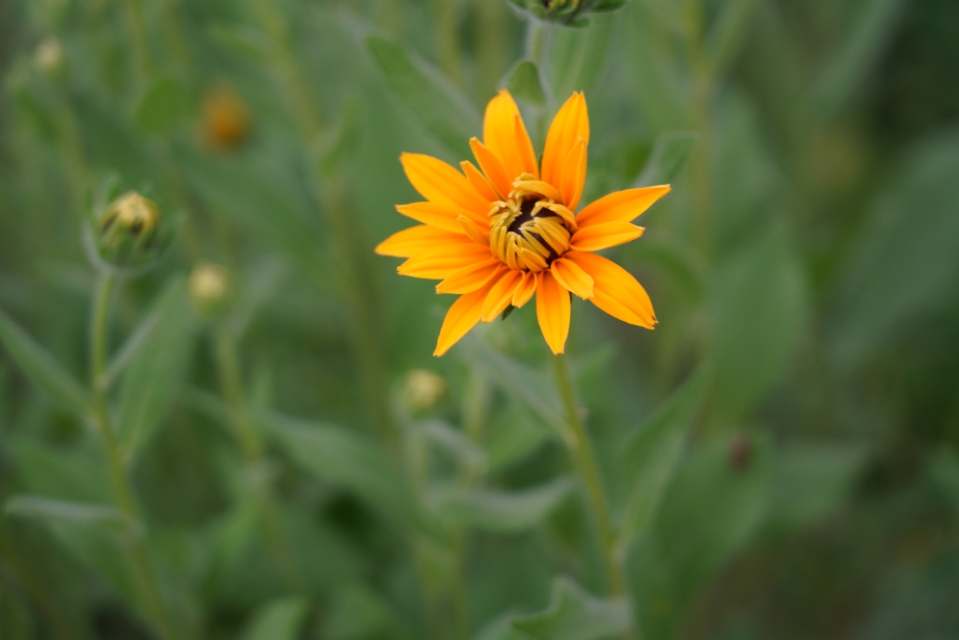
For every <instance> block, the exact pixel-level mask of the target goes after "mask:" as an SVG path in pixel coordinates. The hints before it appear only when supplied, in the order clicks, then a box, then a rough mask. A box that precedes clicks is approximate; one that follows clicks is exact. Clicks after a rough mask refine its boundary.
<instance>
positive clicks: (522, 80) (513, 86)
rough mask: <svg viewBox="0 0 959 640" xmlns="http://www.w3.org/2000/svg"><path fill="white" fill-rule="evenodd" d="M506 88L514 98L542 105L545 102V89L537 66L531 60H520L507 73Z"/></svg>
mask: <svg viewBox="0 0 959 640" xmlns="http://www.w3.org/2000/svg"><path fill="white" fill-rule="evenodd" d="M507 76H508V78H509V79H508V80H507V81H506V88H507V89H509V92H510V93H511V94H512V95H513V97H514V98H520V99H522V100H526V101H528V102H531V103H532V104H535V105H536V106H540V107H541V106H543V105H544V104H546V95H547V91H546V89H545V88H544V87H543V78H542V76H541V75H540V72H539V68H538V67H537V66H536V63H535V62H533V61H532V60H520V61H519V62H517V63H516V64H515V65H513V68H512V69H511V70H510V72H509V73H508V74H507Z"/></svg>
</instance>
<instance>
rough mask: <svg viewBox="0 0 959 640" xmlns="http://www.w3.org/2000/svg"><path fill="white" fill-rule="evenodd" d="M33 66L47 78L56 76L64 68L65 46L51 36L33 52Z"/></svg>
mask: <svg viewBox="0 0 959 640" xmlns="http://www.w3.org/2000/svg"><path fill="white" fill-rule="evenodd" d="M33 64H34V65H35V66H36V68H37V69H38V70H39V71H40V72H41V73H42V74H44V75H46V76H55V75H57V74H58V73H59V72H60V70H61V69H62V68H63V46H62V45H61V44H60V41H59V40H57V38H55V37H54V36H49V37H48V38H46V39H45V40H44V41H43V42H41V43H40V44H39V45H37V48H36V50H34V52H33Z"/></svg>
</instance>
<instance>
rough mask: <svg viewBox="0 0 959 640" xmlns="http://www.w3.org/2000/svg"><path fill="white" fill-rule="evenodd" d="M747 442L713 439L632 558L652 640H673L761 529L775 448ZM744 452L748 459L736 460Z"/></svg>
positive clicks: (691, 458)
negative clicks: (699, 597) (703, 592)
mask: <svg viewBox="0 0 959 640" xmlns="http://www.w3.org/2000/svg"><path fill="white" fill-rule="evenodd" d="M717 375H718V374H717ZM743 438H745V436H742V435H739V436H732V437H723V438H716V439H712V440H709V441H707V442H704V443H702V444H701V445H700V446H698V447H697V448H695V449H693V450H692V451H691V452H690V453H689V454H688V455H687V456H686V458H685V459H684V461H683V463H682V464H681V465H680V468H679V470H678V471H677V473H676V477H675V478H674V480H673V482H672V483H670V485H669V488H668V489H667V490H666V494H665V495H664V496H663V499H662V503H661V507H660V509H659V511H658V513H657V514H656V518H655V520H654V522H653V524H652V527H651V528H650V529H649V531H648V532H647V534H646V535H645V536H642V537H640V538H639V539H638V540H637V543H636V544H635V545H634V548H633V551H632V553H631V554H629V558H628V560H627V567H628V569H629V572H628V575H630V577H631V579H632V582H633V586H632V589H631V592H632V593H633V602H634V610H635V611H636V612H637V619H638V620H639V621H640V623H641V624H642V626H643V637H644V638H647V639H648V640H665V639H666V638H671V637H673V635H674V631H675V628H676V625H678V624H679V623H680V622H681V621H682V620H683V619H684V616H683V612H684V611H685V609H686V607H687V606H688V605H689V604H690V603H691V602H692V600H693V598H694V597H695V595H696V594H697V593H698V592H699V590H700V589H701V588H702V587H703V585H704V584H706V582H707V581H708V580H709V579H710V578H712V577H713V576H714V575H715V574H716V572H718V571H719V570H720V569H722V567H723V566H724V565H725V564H726V563H727V562H728V561H729V559H730V558H731V557H732V556H733V554H735V553H736V552H737V551H739V550H740V549H742V548H743V547H744V546H745V545H746V544H747V543H748V542H750V541H751V540H752V539H753V537H754V536H755V535H756V534H757V533H758V532H759V531H760V529H761V525H762V524H763V521H764V518H765V516H766V514H767V512H768V504H769V485H770V474H771V469H770V467H771V464H770V455H769V447H768V444H767V443H766V441H765V440H764V439H762V438H754V437H753V438H748V439H745V440H743ZM744 445H745V446H744ZM737 448H743V449H744V453H745V455H742V458H744V459H743V460H739V461H737V460H736V459H735V458H736V454H737V452H736V449H737ZM740 455H741V454H740ZM664 611H665V613H664Z"/></svg>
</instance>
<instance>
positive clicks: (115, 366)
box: [103, 310, 160, 387]
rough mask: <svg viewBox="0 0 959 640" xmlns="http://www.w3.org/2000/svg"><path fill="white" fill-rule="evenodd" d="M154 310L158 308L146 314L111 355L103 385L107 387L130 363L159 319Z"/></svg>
mask: <svg viewBox="0 0 959 640" xmlns="http://www.w3.org/2000/svg"><path fill="white" fill-rule="evenodd" d="M156 311H158V310H155V311H154V313H151V314H150V315H148V316H147V317H146V318H145V319H144V320H143V321H142V322H141V323H140V326H138V327H137V328H136V329H134V331H133V333H131V334H130V336H129V337H128V338H127V339H126V341H125V342H124V343H123V346H122V347H120V349H119V350H117V354H116V355H115V356H113V359H112V360H111V361H110V364H109V366H107V371H106V373H105V374H104V375H103V384H104V385H105V386H107V387H109V386H110V383H112V382H113V381H114V380H116V378H117V376H118V375H119V374H120V373H121V372H122V371H123V370H124V369H125V368H126V366H127V365H128V364H130V361H131V360H133V356H135V355H136V354H137V352H138V351H139V350H140V348H141V347H142V346H143V345H144V343H145V342H146V338H147V336H149V335H150V334H151V333H152V332H153V330H154V329H155V328H156V326H157V323H158V322H159V320H160V315H159V314H158V313H157V312H156Z"/></svg>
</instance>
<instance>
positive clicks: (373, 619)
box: [323, 583, 395, 640]
mask: <svg viewBox="0 0 959 640" xmlns="http://www.w3.org/2000/svg"><path fill="white" fill-rule="evenodd" d="M394 627H395V621H394V620H393V615H392V612H391V611H390V609H389V606H388V605H387V604H386V603H385V602H384V601H383V599H382V598H380V597H379V596H378V595H377V594H376V593H375V592H374V591H372V590H371V589H370V588H369V587H366V586H364V585H362V584H359V583H357V584H355V585H351V586H349V587H346V588H345V589H340V590H338V591H337V592H336V594H335V595H334V597H333V602H332V603H331V611H330V614H329V618H328V619H327V621H326V624H325V626H324V630H325V634H324V636H323V637H325V638H329V639H330V640H362V639H363V638H373V637H381V636H387V637H389V634H388V629H390V628H394Z"/></svg>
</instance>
